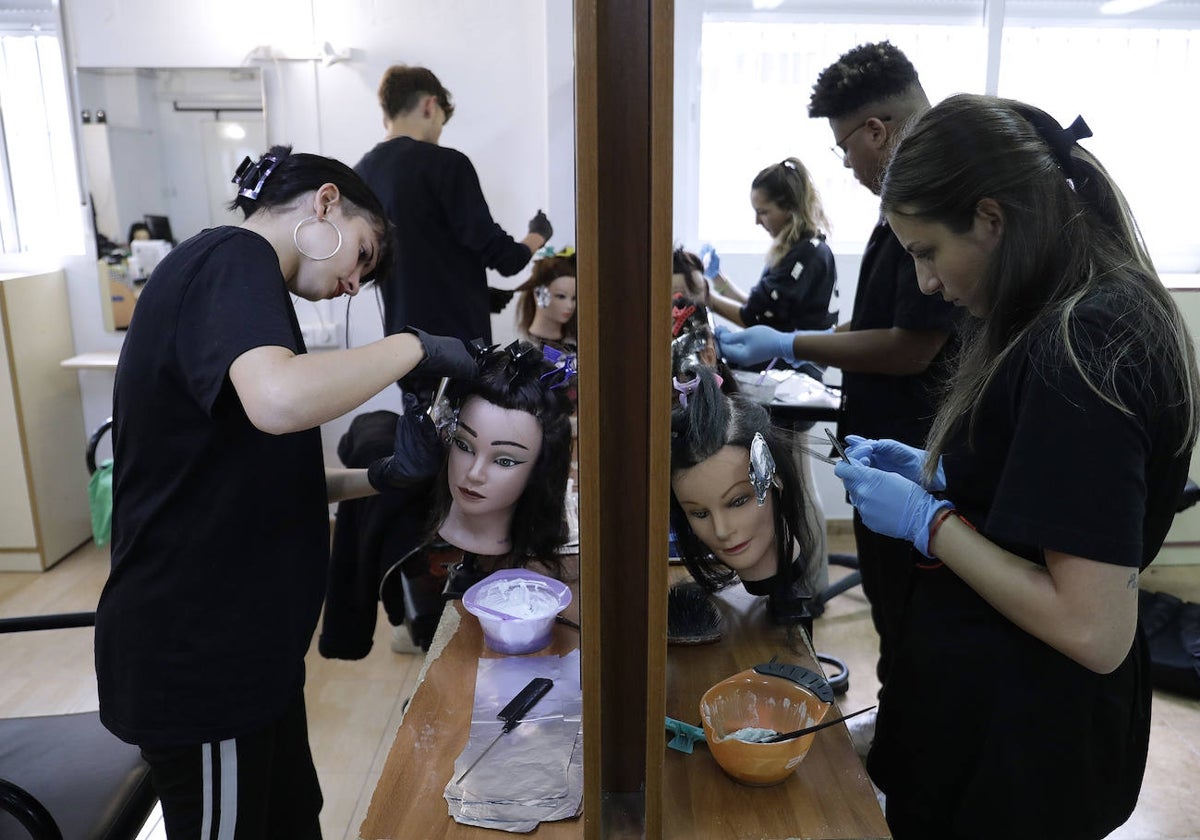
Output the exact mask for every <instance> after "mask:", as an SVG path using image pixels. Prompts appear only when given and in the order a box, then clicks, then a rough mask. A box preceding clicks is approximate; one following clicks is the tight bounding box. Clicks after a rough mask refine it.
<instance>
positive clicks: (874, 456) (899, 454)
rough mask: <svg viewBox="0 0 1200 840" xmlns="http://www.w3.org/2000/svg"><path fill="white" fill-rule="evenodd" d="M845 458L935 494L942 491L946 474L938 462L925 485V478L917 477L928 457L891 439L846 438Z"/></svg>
mask: <svg viewBox="0 0 1200 840" xmlns="http://www.w3.org/2000/svg"><path fill="white" fill-rule="evenodd" d="M846 454H847V455H849V456H850V457H851V458H853V459H854V460H856V461H860V462H862V463H863V464H866V465H867V466H868V467H874V468H875V469H877V470H886V471H887V472H893V473H896V474H897V475H902V476H904V477H905V478H907V479H908V480H909V481H914V482H916V483H917V484H919V485H921V486H922V487H924V488H925V489H926V490H932V491H935V492H937V491H941V490H945V489H946V470H945V468H944V467H943V466H942V459H941V458H939V459H938V465H937V472H936V473H935V474H934V476H933V480H932V481H931V482H929V483H928V484H926V483H925V476H924V475H922V474H921V470H922V469H923V468H924V466H925V461H926V460H927V459H928V458H929V453H928V452H926V451H925V450H924V449H917V447H915V446H909V445H908V444H906V443H901V442H900V441H898V440H892V439H891V438H881V439H880V440H871V439H870V438H864V437H859V436H858V435H846Z"/></svg>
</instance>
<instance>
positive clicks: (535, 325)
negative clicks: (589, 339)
mask: <svg viewBox="0 0 1200 840" xmlns="http://www.w3.org/2000/svg"><path fill="white" fill-rule="evenodd" d="M539 253H540V252H539ZM517 291H518V292H520V293H521V297H520V300H519V302H518V303H517V329H518V330H519V331H520V332H522V333H526V334H528V335H531V336H533V337H535V338H540V339H549V340H551V341H558V342H568V343H574V342H575V340H576V336H577V335H578V332H579V326H578V319H577V317H576V315H575V249H574V248H564V249H563V250H562V251H559V252H557V253H554V254H551V255H548V256H544V257H542V258H541V259H539V260H537V261H535V262H534V264H533V269H532V272H531V273H530V275H529V279H528V280H526V281H525V282H524V283H522V284H521V285H520V286H518V287H517Z"/></svg>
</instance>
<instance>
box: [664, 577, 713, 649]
mask: <svg viewBox="0 0 1200 840" xmlns="http://www.w3.org/2000/svg"><path fill="white" fill-rule="evenodd" d="M720 638H721V613H720V611H719V610H718V609H717V605H716V604H714V603H713V601H712V598H710V597H709V596H708V593H707V592H705V591H704V589H703V588H701V587H700V586H699V585H698V584H695V583H681V584H678V585H676V586H672V587H671V588H670V589H669V590H667V643H668V644H672V645H703V644H708V643H710V642H715V641H718V640H719V639H720Z"/></svg>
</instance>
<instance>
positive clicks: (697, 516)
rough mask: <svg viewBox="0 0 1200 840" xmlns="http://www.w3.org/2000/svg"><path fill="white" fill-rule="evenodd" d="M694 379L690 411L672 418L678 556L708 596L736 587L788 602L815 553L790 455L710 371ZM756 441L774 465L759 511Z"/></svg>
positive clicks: (765, 420) (747, 403)
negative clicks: (753, 462) (753, 465)
mask: <svg viewBox="0 0 1200 840" xmlns="http://www.w3.org/2000/svg"><path fill="white" fill-rule="evenodd" d="M696 377H697V382H698V384H697V386H696V388H695V389H694V390H693V391H692V392H691V393H690V394H689V395H688V400H687V405H686V406H684V405H681V404H679V403H678V402H677V403H676V405H675V408H674V409H673V410H672V412H671V526H672V528H673V529H674V531H675V538H676V541H677V543H678V545H679V552H680V556H681V557H682V559H683V561H684V564H685V565H686V566H687V568H688V571H689V572H691V574H692V577H693V578H695V580H696V582H697V583H699V584H700V585H701V586H703V587H705V588H706V589H708V590H710V591H715V590H717V589H721V588H723V587H725V586H728V585H730V584H731V583H733V582H734V581H736V580H738V579H740V580H742V582H743V583H744V584H746V588H747V589H748V590H750V591H752V592H754V593H755V594H767V595H771V596H772V597H773V598H780V597H782V598H788V597H789V596H790V594H791V593H793V592H794V589H793V587H794V585H795V584H797V583H798V582H800V581H802V580H803V579H804V573H805V569H806V566H807V563H808V558H809V557H810V556H811V554H812V550H813V539H812V536H811V534H810V533H809V531H808V529H807V526H806V525H805V517H804V508H803V506H804V504H805V498H804V491H803V483H802V480H801V478H800V473H799V471H798V469H797V467H796V464H795V462H794V461H793V460H792V458H791V456H790V452H791V448H790V447H789V446H788V445H787V443H786V441H785V440H784V439H783V437H782V434H781V433H780V432H778V430H776V429H775V428H774V427H773V426H772V425H771V423H770V416H769V415H768V414H767V411H766V409H764V408H763V407H762V406H761V405H759V404H758V403H756V402H753V401H751V400H749V399H747V398H745V397H743V396H741V395H740V394H723V393H721V390H720V387H719V386H718V384H717V380H716V377H715V376H714V374H713V371H712V370H710V369H707V368H699V369H697V370H696ZM755 434H761V435H762V437H763V440H764V442H765V444H766V448H767V449H768V450H769V451H770V453H771V455H772V456H773V458H774V461H775V475H774V477H773V479H772V480H771V482H770V486H769V488H768V489H767V491H766V497H765V499H764V501H763V504H762V505H759V504H758V500H757V498H756V494H755V488H754V486H753V484H752V482H751V480H750V476H749V472H750V450H751V446H752V443H753V441H754V437H755ZM793 560H795V562H793Z"/></svg>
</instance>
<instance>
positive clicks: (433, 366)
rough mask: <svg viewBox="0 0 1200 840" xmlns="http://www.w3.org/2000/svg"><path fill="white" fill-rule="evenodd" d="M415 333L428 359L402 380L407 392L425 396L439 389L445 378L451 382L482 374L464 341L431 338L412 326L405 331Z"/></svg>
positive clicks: (445, 337) (443, 337)
mask: <svg viewBox="0 0 1200 840" xmlns="http://www.w3.org/2000/svg"><path fill="white" fill-rule="evenodd" d="M400 332H402V333H412V334H413V335H415V336H416V337H417V339H418V340H419V341H420V342H421V348H422V349H423V350H424V351H425V358H424V359H422V360H421V361H420V363H419V364H418V365H417V366H416V367H415V368H413V369H412V370H411V371H409V372H408V375H407V376H405V377H404V378H403V379H401V380H400V384H401V386H402V387H403V388H404V390H405V391H415V392H417V393H423V392H428V391H432V390H433V389H434V388H436V387H437V384H438V382H440V381H441V379H442V377H446V376H448V377H450V378H451V379H474V378H475V376H476V374H478V372H479V366H478V365H477V364H476V363H475V356H474V355H473V354H472V353H471V351H470V350H469V349H468V348H467V346H466V345H465V344H463V342H462V340H461V339H457V338H454V337H452V336H447V335H430V334H429V333H427V332H425V330H419V329H417V328H416V327H413V326H407V327H405V328H404V329H402V330H401V331H400Z"/></svg>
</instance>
